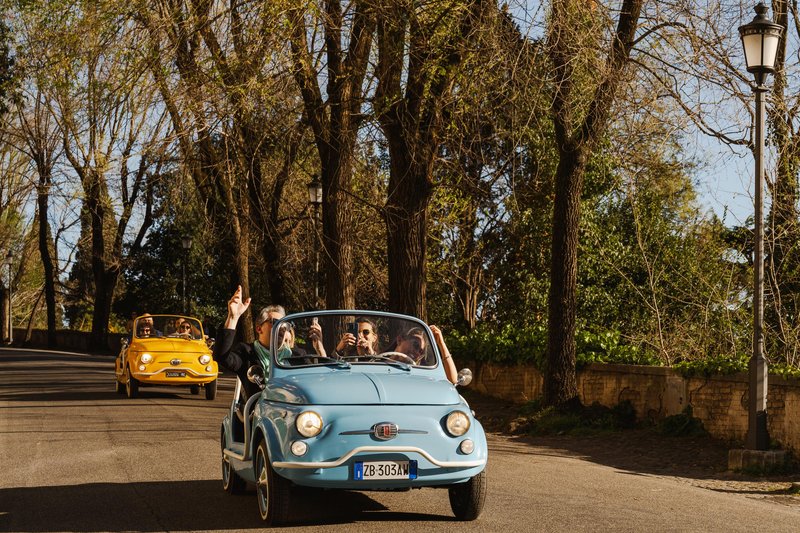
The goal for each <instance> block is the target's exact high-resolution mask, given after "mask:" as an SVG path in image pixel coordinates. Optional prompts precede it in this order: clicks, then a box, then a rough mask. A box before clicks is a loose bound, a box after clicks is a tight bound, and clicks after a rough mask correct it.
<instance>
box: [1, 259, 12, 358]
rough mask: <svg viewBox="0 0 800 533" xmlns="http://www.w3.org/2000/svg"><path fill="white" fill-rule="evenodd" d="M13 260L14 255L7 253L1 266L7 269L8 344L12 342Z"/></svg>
mask: <svg viewBox="0 0 800 533" xmlns="http://www.w3.org/2000/svg"><path fill="white" fill-rule="evenodd" d="M13 259H14V254H13V253H11V250H9V251H8V253H7V254H6V259H5V261H3V264H4V265H5V266H7V267H8V344H12V343H13V342H14V318H13V307H12V305H11V302H12V300H11V297H12V294H11V281H12V280H13V277H12V273H11V262H12V261H13Z"/></svg>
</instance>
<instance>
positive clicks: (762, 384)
mask: <svg viewBox="0 0 800 533" xmlns="http://www.w3.org/2000/svg"><path fill="white" fill-rule="evenodd" d="M755 11H756V16H755V18H753V20H752V21H751V22H750V23H748V24H744V25H742V26H739V35H740V36H741V38H742V45H743V47H744V55H745V61H746V62H747V72H750V73H751V74H753V76H754V77H755V85H753V93H754V94H755V99H756V110H755V111H756V112H755V143H754V150H753V151H754V156H755V189H756V190H755V202H754V203H755V206H754V207H755V235H754V237H753V239H754V242H755V250H754V257H753V353H752V356H751V357H750V364H749V370H748V374H749V378H750V392H749V405H748V431H747V448H749V449H751V450H766V449H768V448H769V433H768V432H767V373H768V371H767V361H766V358H765V357H764V332H763V326H764V225H763V221H764V203H763V202H764V200H763V193H764V111H765V110H764V93H765V92H767V88H766V87H765V86H764V81H765V80H766V77H767V74H771V73H773V72H775V59H776V58H777V54H778V45H779V43H780V39H781V34H782V33H783V28H782V27H781V26H780V25H779V24H775V23H774V22H772V21H771V20H770V19H769V18H767V7H766V6H765V5H764V4H763V3H759V4H758V5H757V6H756V7H755Z"/></svg>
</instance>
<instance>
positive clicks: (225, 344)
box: [214, 328, 261, 398]
mask: <svg viewBox="0 0 800 533" xmlns="http://www.w3.org/2000/svg"><path fill="white" fill-rule="evenodd" d="M217 334H218V336H217V338H216V339H215V340H214V360H215V361H216V362H217V363H219V364H220V366H222V368H223V369H225V370H228V371H230V372H233V373H234V374H236V375H237V376H238V377H239V381H241V382H242V387H243V388H244V391H245V395H246V396H247V397H248V398H249V397H250V396H252V395H253V394H256V393H257V392H261V389H260V388H259V386H258V385H256V384H255V383H252V382H250V380H249V379H247V369H248V368H250V367H251V366H253V365H259V366H261V360H260V359H259V358H258V354H257V353H256V349H255V348H254V347H253V343H247V342H239V343H236V344H235V345H234V341H235V340H236V330H235V329H225V328H222V329H220V330H219V331H218V332H217Z"/></svg>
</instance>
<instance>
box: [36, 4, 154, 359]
mask: <svg viewBox="0 0 800 533" xmlns="http://www.w3.org/2000/svg"><path fill="white" fill-rule="evenodd" d="M31 7H32V8H34V9H32V10H31V11H28V15H29V16H31V17H33V18H35V19H36V20H37V21H38V22H39V24H38V26H35V27H36V28H37V31H39V32H40V38H39V40H38V41H36V40H31V39H29V42H31V43H33V42H38V44H39V46H38V47H37V49H36V51H38V53H41V54H42V55H43V56H45V57H47V58H48V60H49V61H50V62H51V65H52V68H51V69H50V75H51V77H50V83H49V84H48V91H49V94H50V96H49V98H47V99H46V101H48V102H51V101H52V103H53V108H52V109H51V112H52V113H53V115H54V117H55V119H56V123H57V125H58V129H59V133H60V136H61V142H62V148H63V151H64V156H65V158H66V161H67V162H68V164H69V167H70V169H71V171H72V172H74V175H75V176H77V178H78V181H79V183H80V186H81V190H82V191H83V206H82V210H83V212H84V214H85V218H82V220H83V221H84V222H86V224H88V227H89V230H88V232H87V235H88V237H89V240H88V242H86V243H85V244H86V246H87V247H88V248H87V250H86V252H87V253H86V255H87V256H89V257H90V264H91V271H92V282H93V296H94V305H93V310H92V333H91V340H90V347H91V349H93V350H107V349H108V342H107V336H108V327H109V321H110V317H111V305H112V303H113V299H114V292H115V290H116V287H117V281H118V279H119V275H120V271H121V269H122V267H123V262H124V254H123V244H124V242H125V235H126V232H127V231H128V229H129V223H130V222H131V218H132V216H133V214H134V209H136V208H141V209H142V216H141V219H140V220H141V224H139V226H138V228H136V231H135V239H134V241H133V247H132V249H134V250H135V249H136V248H137V247H138V246H139V245H140V243H141V242H142V240H143V239H144V236H145V234H146V232H147V229H148V227H149V225H150V224H151V223H152V218H151V211H150V207H149V206H150V205H151V202H152V187H151V184H149V183H148V180H149V179H152V178H153V176H155V175H157V174H158V170H157V169H158V166H159V165H160V164H162V163H163V160H164V157H165V154H164V152H163V150H164V146H165V145H164V143H163V138H164V136H165V125H166V124H165V121H164V118H163V109H162V108H160V107H159V106H157V105H156V102H155V99H154V96H155V93H154V90H153V86H152V83H150V82H149V80H147V79H146V72H147V71H146V70H145V69H143V68H141V67H142V66H141V63H139V62H137V61H136V60H135V59H136V57H137V52H136V51H137V50H138V49H139V47H140V44H141V42H140V41H139V40H138V38H139V37H140V35H139V34H137V33H136V32H133V31H131V29H132V27H131V24H130V21H129V20H128V19H126V18H125V17H122V16H120V15H118V13H119V12H121V11H118V9H117V8H119V7H120V6H118V5H107V4H103V5H100V6H98V5H96V4H95V3H93V2H88V3H83V2H76V3H75V4H74V5H72V6H70V7H71V10H68V11H67V12H66V13H65V16H64V17H61V18H60V20H59V21H58V22H55V21H56V18H57V17H50V16H49V15H50V14H51V13H48V12H47V9H48V8H51V7H53V6H31ZM62 7H63V6H62ZM31 27H34V26H31ZM44 36H47V39H48V41H47V44H45V42H44V41H43V40H42V38H43V37H44ZM50 39H55V40H56V42H62V43H63V45H64V46H63V47H58V48H51V47H49V43H51V42H53V41H51V40H50Z"/></svg>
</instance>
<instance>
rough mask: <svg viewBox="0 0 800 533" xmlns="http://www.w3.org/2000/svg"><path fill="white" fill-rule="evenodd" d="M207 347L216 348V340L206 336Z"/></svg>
mask: <svg viewBox="0 0 800 533" xmlns="http://www.w3.org/2000/svg"><path fill="white" fill-rule="evenodd" d="M206 346H208V347H209V348H212V347H213V346H214V338H213V337H209V336H208V335H206Z"/></svg>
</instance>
